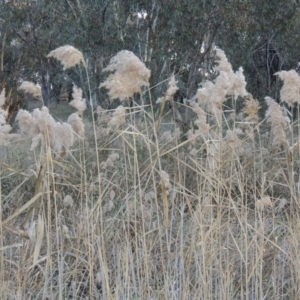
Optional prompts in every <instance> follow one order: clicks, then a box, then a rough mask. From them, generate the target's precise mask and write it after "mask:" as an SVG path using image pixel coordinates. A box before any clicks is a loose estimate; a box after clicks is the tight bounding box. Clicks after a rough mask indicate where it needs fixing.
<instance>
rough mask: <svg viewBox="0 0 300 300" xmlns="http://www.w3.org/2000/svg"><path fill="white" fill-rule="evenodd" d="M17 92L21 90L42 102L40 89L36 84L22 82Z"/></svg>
mask: <svg viewBox="0 0 300 300" xmlns="http://www.w3.org/2000/svg"><path fill="white" fill-rule="evenodd" d="M19 90H22V91H24V93H27V94H31V95H32V96H33V97H35V98H37V99H39V100H42V89H41V86H40V85H39V84H38V83H37V84H34V83H33V82H30V81H23V82H22V83H21V85H20V87H19Z"/></svg>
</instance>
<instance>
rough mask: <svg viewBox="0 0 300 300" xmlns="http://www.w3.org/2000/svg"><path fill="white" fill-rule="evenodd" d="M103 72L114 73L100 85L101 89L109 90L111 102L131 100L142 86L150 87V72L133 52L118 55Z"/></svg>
mask: <svg viewBox="0 0 300 300" xmlns="http://www.w3.org/2000/svg"><path fill="white" fill-rule="evenodd" d="M103 71H106V72H111V73H112V74H111V75H110V76H109V77H108V78H107V79H106V80H105V81H104V82H103V83H102V84H100V88H101V87H105V88H106V89H107V90H108V96H109V98H110V100H113V99H117V98H119V99H120V100H125V99H129V98H130V97H132V96H133V94H134V93H140V92H141V87H142V86H148V85H149V78H150V70H148V69H147V68H146V66H145V65H144V63H142V62H141V61H140V60H139V58H138V57H137V56H135V55H134V54H133V53H132V52H131V51H127V50H123V51H120V52H119V53H117V55H115V56H114V57H113V58H112V59H111V60H110V62H109V65H108V66H107V67H106V68H105V69H104V70H103Z"/></svg>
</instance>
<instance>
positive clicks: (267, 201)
mask: <svg viewBox="0 0 300 300" xmlns="http://www.w3.org/2000/svg"><path fill="white" fill-rule="evenodd" d="M268 206H269V207H273V203H272V201H271V198H270V197H269V196H265V197H262V198H261V199H258V200H256V202H255V207H256V208H257V209H258V210H261V211H262V210H264V209H265V208H266V207H268Z"/></svg>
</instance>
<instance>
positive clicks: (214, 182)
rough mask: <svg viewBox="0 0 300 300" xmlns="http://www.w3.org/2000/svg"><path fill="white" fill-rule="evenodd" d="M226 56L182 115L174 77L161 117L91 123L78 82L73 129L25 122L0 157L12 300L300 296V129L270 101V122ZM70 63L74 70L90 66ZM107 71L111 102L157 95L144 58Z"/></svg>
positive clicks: (49, 120)
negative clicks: (174, 100)
mask: <svg viewBox="0 0 300 300" xmlns="http://www.w3.org/2000/svg"><path fill="white" fill-rule="evenodd" d="M58 49H60V48H58ZM66 49H67V50H68V51H69V50H70V48H63V50H64V51H67V50H66ZM71 50H72V49H71ZM76 51H78V50H77V49H76ZM51 53H52V54H51V56H54V57H56V58H58V59H62V57H63V59H66V58H67V56H65V55H64V56H59V51H58V52H55V51H54V52H53V51H52V52H51ZM126 54H127V55H126ZM55 55H56V56H55ZM217 55H218V58H217V61H216V62H217V64H216V70H217V71H218V76H217V77H216V79H215V80H214V81H211V82H205V83H202V85H201V87H200V88H199V90H198V92H197V95H196V96H195V98H194V99H187V104H186V105H183V104H182V105H181V104H176V103H173V108H172V109H171V110H167V109H166V106H165V103H166V102H167V101H172V93H175V92H176V81H175V78H174V77H171V80H170V84H169V88H168V90H167V91H166V93H165V95H162V97H161V98H160V99H159V101H158V102H159V104H156V106H158V110H157V109H154V106H153V105H147V104H140V105H139V104H137V103H135V105H134V106H132V107H126V106H123V105H121V106H119V107H118V108H117V109H116V110H113V111H109V110H105V109H103V108H101V107H98V108H97V110H95V112H96V115H97V118H93V120H92V121H90V120H85V119H84V121H82V119H81V115H82V114H83V115H84V113H83V110H84V108H85V101H84V100H83V99H81V97H82V95H81V92H80V90H78V88H77V87H76V88H75V90H74V94H73V96H74V101H75V100H76V101H75V102H73V106H74V107H75V108H76V109H77V110H78V112H77V113H75V114H73V118H75V121H74V122H73V123H72V118H71V121H70V117H69V121H68V123H61V122H58V121H56V120H54V118H53V117H52V116H51V115H50V114H49V111H47V110H46V109H45V108H43V109H41V110H36V111H35V112H33V113H29V112H27V113H25V112H24V111H21V113H19V117H17V119H18V120H19V122H20V119H21V122H20V127H21V129H22V131H23V134H22V135H21V132H20V135H17V136H16V135H15V136H13V138H11V141H10V143H8V144H5V145H3V146H1V151H0V180H1V185H0V186H1V189H0V197H1V202H0V203H1V219H0V224H1V226H0V270H1V272H0V295H1V296H2V299H205V300H206V299H297V298H298V295H299V293H300V290H299V289H300V272H299V270H300V260H299V255H298V251H299V241H300V221H299V220H300V219H299V215H298V214H299V213H298V211H299V187H300V185H299V184H300V179H299V167H298V164H297V162H298V159H299V151H300V146H299V139H298V126H299V123H298V122H297V121H293V120H292V122H291V121H290V119H289V118H287V117H286V115H285V111H284V110H283V109H282V107H281V106H279V105H278V104H277V103H276V102H275V101H274V100H272V99H270V98H267V99H266V102H267V105H268V110H267V112H266V116H265V117H264V118H260V117H259V114H258V112H259V109H260V106H259V103H258V102H257V101H256V100H255V99H253V98H252V96H251V95H250V94H248V93H247V91H246V88H245V87H246V82H245V79H244V77H243V73H242V69H240V70H239V71H237V72H234V71H233V70H232V68H231V65H230V63H229V62H228V60H227V58H226V56H225V54H224V52H223V51H221V50H217ZM71 57H72V62H68V61H64V62H63V64H64V68H67V67H69V66H74V64H77V63H82V64H83V66H84V67H87V66H86V63H85V61H84V59H83V56H82V55H81V54H79V53H78V52H76V53H75V55H73V56H72V55H71ZM122 59H125V61H124V62H123V61H122ZM126 59H128V61H129V64H128V61H126ZM132 61H133V63H130V62H132ZM128 67H130V68H131V69H130V70H129V71H128V72H129V74H130V75H131V76H129V77H126V70H127V68H128ZM139 70H140V72H139ZM107 71H111V72H112V73H111V74H110V75H109V77H108V79H107V81H105V82H104V83H102V84H101V86H104V87H106V88H108V90H109V93H108V94H109V96H110V98H111V101H114V99H115V98H120V95H121V94H122V93H123V91H126V93H125V92H124V93H123V94H122V95H123V99H122V100H128V99H130V97H131V96H132V94H133V93H135V92H140V93H141V96H142V97H144V96H143V95H142V90H141V87H142V86H147V85H148V79H149V76H150V71H149V70H147V69H146V67H145V66H144V65H143V64H142V62H140V61H139V60H138V59H137V58H136V57H135V56H134V55H133V54H132V53H129V52H122V53H121V55H120V54H119V56H116V57H114V58H113V59H112V61H111V63H110V65H109V67H108V68H107ZM139 76H140V77H139ZM137 79H139V80H137ZM118 84H119V85H118ZM147 92H149V93H150V91H146V93H147ZM75 98H76V99H75ZM121 98H122V97H121ZM153 100H154V99H153ZM296 100H297V99H296ZM296 100H295V101H296ZM289 101H291V100H289ZM142 103H143V102H142ZM2 104H4V102H3V103H2ZM229 104H230V106H228V105H229ZM237 104H239V105H237ZM241 105H242V106H243V108H242V109H241V110H240V111H239V110H238V109H237V107H241ZM182 111H184V115H185V116H189V129H188V130H186V129H184V128H183V127H182V126H181V125H182V122H178V118H179V117H180V116H182V115H183V114H182ZM22 114H26V117H27V119H24V118H22V117H20V116H21V115H22ZM4 115H5V114H4V113H3V116H4ZM38 117H40V119H39V121H38ZM30 118H31V119H30ZM2 119H3V118H2ZM32 119H34V120H33V121H32ZM22 120H23V123H22ZM26 120H29V121H28V122H27V123H26V122H25V121H26ZM30 120H31V121H30ZM176 120H177V121H176ZM82 122H84V129H85V130H84V132H85V133H84V136H83V131H82V130H83V126H82V125H83V123H82ZM2 123H3V124H2ZM2 123H0V125H1V126H3V127H4V121H3V122H2ZM26 126H27V127H26ZM53 128H60V129H62V128H65V129H62V130H61V131H57V130H53ZM66 128H67V129H66ZM7 134H9V133H8V132H6V133H5V138H8V137H7ZM58 135H59V137H58ZM72 135H73V136H72ZM70 136H72V138H71V140H69V138H70ZM0 137H3V138H4V135H3V136H1V135H0ZM70 141H71V142H70ZM30 148H31V149H32V151H30ZM298 262H299V264H298Z"/></svg>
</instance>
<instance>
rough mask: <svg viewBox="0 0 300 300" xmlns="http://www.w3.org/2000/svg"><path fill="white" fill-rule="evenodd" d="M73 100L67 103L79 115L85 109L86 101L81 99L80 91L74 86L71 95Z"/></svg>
mask: <svg viewBox="0 0 300 300" xmlns="http://www.w3.org/2000/svg"><path fill="white" fill-rule="evenodd" d="M72 97H73V100H72V101H71V102H70V103H69V104H70V105H71V106H73V107H75V108H76V109H77V111H78V112H79V114H80V115H82V113H83V111H84V110H85V109H86V100H85V99H83V98H82V90H81V88H79V87H77V86H76V85H74V86H73V93H72Z"/></svg>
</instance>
